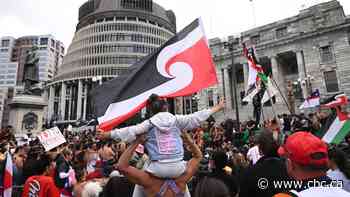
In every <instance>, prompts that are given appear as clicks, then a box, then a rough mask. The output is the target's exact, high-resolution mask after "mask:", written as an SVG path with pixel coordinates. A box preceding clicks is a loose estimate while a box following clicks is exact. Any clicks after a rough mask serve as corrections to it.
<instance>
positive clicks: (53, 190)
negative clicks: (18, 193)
mask: <svg viewBox="0 0 350 197" xmlns="http://www.w3.org/2000/svg"><path fill="white" fill-rule="evenodd" d="M30 196H37V197H60V191H59V189H58V188H57V187H56V185H55V182H54V180H53V178H52V177H49V176H42V175H41V176H31V177H29V178H28V179H27V181H26V183H25V184H24V188H23V193H22V197H30Z"/></svg>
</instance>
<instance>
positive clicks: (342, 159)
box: [328, 147, 350, 179]
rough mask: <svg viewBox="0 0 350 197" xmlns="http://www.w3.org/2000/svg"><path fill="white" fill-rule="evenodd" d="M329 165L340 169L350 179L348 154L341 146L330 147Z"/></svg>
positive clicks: (333, 168)
mask: <svg viewBox="0 0 350 197" xmlns="http://www.w3.org/2000/svg"><path fill="white" fill-rule="evenodd" d="M328 156H329V167H330V168H331V169H332V170H335V169H339V170H340V171H341V172H342V173H343V174H344V175H345V176H346V178H348V179H350V164H349V160H348V158H347V155H346V153H345V152H344V151H342V150H341V149H340V148H337V147H334V148H331V149H329V151H328Z"/></svg>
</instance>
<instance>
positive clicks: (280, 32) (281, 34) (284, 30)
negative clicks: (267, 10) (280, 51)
mask: <svg viewBox="0 0 350 197" xmlns="http://www.w3.org/2000/svg"><path fill="white" fill-rule="evenodd" d="M286 35H287V27H283V28H279V29H277V30H276V37H277V39H279V38H282V37H284V36H286Z"/></svg>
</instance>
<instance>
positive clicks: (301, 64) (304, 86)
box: [296, 51, 308, 99]
mask: <svg viewBox="0 0 350 197" xmlns="http://www.w3.org/2000/svg"><path fill="white" fill-rule="evenodd" d="M296 56H297V62H298V72H299V79H300V83H301V89H302V91H303V97H304V99H307V97H308V88H307V82H306V81H305V80H306V69H305V60H304V53H303V51H297V52H296Z"/></svg>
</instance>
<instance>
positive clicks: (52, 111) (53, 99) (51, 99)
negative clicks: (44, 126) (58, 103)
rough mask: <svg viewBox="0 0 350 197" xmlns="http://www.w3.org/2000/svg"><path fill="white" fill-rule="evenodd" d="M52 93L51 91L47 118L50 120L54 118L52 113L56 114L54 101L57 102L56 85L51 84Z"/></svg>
mask: <svg viewBox="0 0 350 197" xmlns="http://www.w3.org/2000/svg"><path fill="white" fill-rule="evenodd" d="M49 91H50V93H49V103H48V104H49V105H48V113H47V120H48V121H50V120H51V118H52V115H53V114H54V103H55V87H54V85H51V86H50V90H49Z"/></svg>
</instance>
